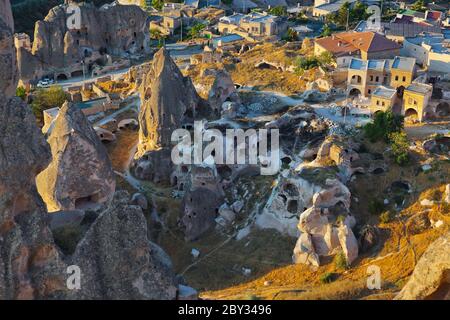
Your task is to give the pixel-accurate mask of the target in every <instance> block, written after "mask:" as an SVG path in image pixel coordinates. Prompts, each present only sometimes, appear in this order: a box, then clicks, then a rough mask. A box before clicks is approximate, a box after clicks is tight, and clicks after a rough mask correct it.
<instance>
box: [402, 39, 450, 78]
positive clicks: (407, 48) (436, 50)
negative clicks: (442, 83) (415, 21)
mask: <svg viewBox="0 0 450 320" xmlns="http://www.w3.org/2000/svg"><path fill="white" fill-rule="evenodd" d="M401 55H404V56H407V57H413V58H416V61H417V63H418V64H421V65H423V66H424V67H425V66H426V67H427V68H428V70H429V71H433V72H444V73H450V39H445V37H444V36H443V35H442V34H422V35H419V36H417V37H412V38H406V39H405V41H404V42H403V48H402V49H401Z"/></svg>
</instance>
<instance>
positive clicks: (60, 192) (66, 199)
mask: <svg viewBox="0 0 450 320" xmlns="http://www.w3.org/2000/svg"><path fill="white" fill-rule="evenodd" d="M48 142H49V144H50V147H51V150H52V156H53V159H52V162H51V163H50V165H49V166H48V167H47V168H46V169H45V170H44V171H43V172H42V173H40V174H39V175H38V177H37V179H36V181H37V185H38V191H39V193H40V194H41V196H42V198H43V199H44V201H45V203H46V204H47V208H48V210H49V211H50V212H53V211H58V210H73V209H85V208H87V207H89V206H93V205H96V204H102V203H107V202H109V201H111V199H112V197H113V195H114V190H115V185H116V184H115V177H114V172H113V170H112V166H111V161H110V160H109V157H108V154H107V152H106V149H105V147H104V146H103V144H102V143H101V141H100V139H99V138H98V136H97V134H96V133H95V130H94V129H93V128H92V126H91V124H90V123H89V122H88V120H87V118H86V117H85V116H84V114H83V112H82V111H81V110H80V109H78V108H77V107H76V106H74V105H72V104H71V103H68V102H66V103H65V104H64V105H63V106H62V108H61V109H60V111H59V114H58V116H57V117H56V119H55V124H54V127H53V130H52V132H51V134H50V136H49V137H48Z"/></svg>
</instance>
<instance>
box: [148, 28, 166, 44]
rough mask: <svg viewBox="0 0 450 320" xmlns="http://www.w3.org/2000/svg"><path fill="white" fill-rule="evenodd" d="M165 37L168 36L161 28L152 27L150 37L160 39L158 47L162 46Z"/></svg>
mask: <svg viewBox="0 0 450 320" xmlns="http://www.w3.org/2000/svg"><path fill="white" fill-rule="evenodd" d="M165 38H166V36H165V35H163V34H162V33H161V31H160V30H158V29H150V39H153V40H158V47H161V46H162V44H163V42H164V39H165Z"/></svg>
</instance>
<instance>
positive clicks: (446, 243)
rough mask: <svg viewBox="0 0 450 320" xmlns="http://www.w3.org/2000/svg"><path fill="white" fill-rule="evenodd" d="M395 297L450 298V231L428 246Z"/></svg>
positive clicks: (408, 298) (401, 298) (409, 298)
mask: <svg viewBox="0 0 450 320" xmlns="http://www.w3.org/2000/svg"><path fill="white" fill-rule="evenodd" d="M395 299H397V300H417V299H445V300H449V299H450V233H447V234H446V235H443V236H442V237H440V238H439V239H437V240H436V241H435V242H433V243H432V244H431V245H430V246H429V247H428V249H427V250H426V251H425V253H424V254H423V255H422V256H421V257H420V259H419V262H418V263H417V265H416V267H415V268H414V272H413V274H412V276H411V278H410V279H409V281H408V282H407V283H406V285H405V286H404V287H403V289H402V291H400V293H399V294H398V295H397V296H396V297H395Z"/></svg>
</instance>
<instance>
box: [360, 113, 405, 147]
mask: <svg viewBox="0 0 450 320" xmlns="http://www.w3.org/2000/svg"><path fill="white" fill-rule="evenodd" d="M403 124H404V118H403V116H400V115H396V114H394V113H392V112H391V111H386V112H377V113H376V114H375V117H374V119H373V122H372V123H368V124H366V125H365V126H364V133H365V135H366V137H367V138H368V139H369V140H370V141H371V142H376V141H379V140H384V141H385V142H389V135H390V134H392V133H394V132H400V131H402V129H403Z"/></svg>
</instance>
